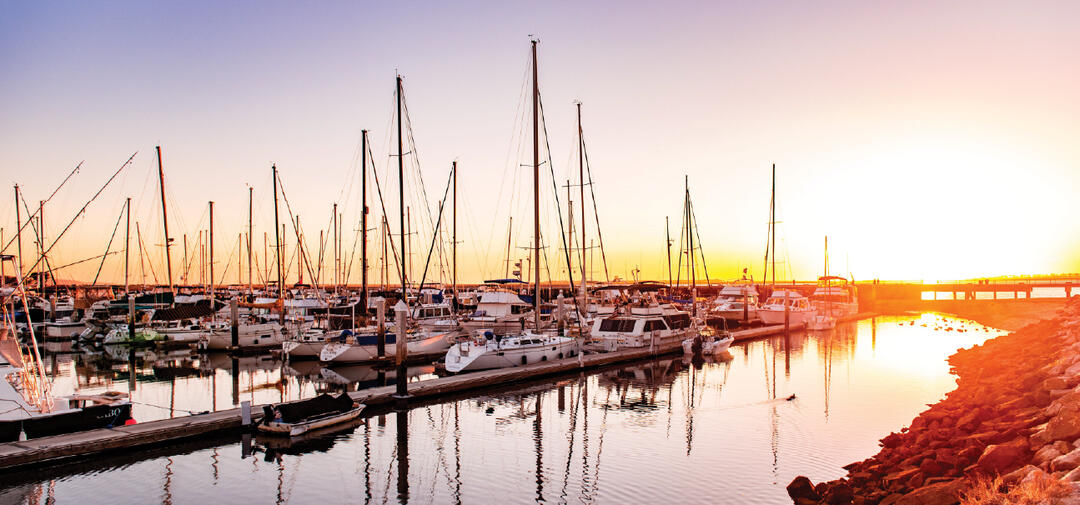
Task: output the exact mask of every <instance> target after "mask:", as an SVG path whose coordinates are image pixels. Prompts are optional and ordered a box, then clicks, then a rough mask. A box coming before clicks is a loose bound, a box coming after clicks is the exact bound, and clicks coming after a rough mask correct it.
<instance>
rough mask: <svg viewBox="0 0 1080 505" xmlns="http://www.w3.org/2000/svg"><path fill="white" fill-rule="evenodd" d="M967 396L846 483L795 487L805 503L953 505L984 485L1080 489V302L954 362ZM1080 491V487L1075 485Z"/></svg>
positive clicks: (854, 468)
mask: <svg viewBox="0 0 1080 505" xmlns="http://www.w3.org/2000/svg"><path fill="white" fill-rule="evenodd" d="M949 364H950V365H951V367H952V371H953V373H955V374H956V375H957V376H958V377H959V378H958V379H957V388H956V389H955V390H953V391H952V392H950V393H949V394H948V395H946V397H945V399H943V400H941V401H940V402H938V403H936V404H934V405H931V406H930V408H929V409H928V410H926V411H925V412H923V413H922V414H920V415H919V416H918V417H917V418H915V420H914V421H912V423H911V425H910V426H908V427H906V428H903V429H901V430H900V432H898V433H891V434H889V435H888V436H886V437H885V438H883V439H881V442H880V445H881V447H882V449H881V451H880V452H878V453H877V454H876V455H875V456H873V457H871V458H869V459H866V460H864V461H859V462H856V463H852V464H850V465H847V466H845V467H844V468H845V469H846V470H848V475H847V477H846V478H842V479H838V480H835V481H831V482H822V483H818V484H816V485H815V484H813V483H812V482H811V481H810V480H809V479H807V478H806V477H802V476H800V477H796V478H795V480H793V481H792V482H791V483H790V484H788V486H787V491H788V494H789V495H790V496H791V498H792V500H793V501H794V502H795V503H796V504H798V505H809V504H817V503H827V504H831V505H838V504H849V503H850V504H870V505H878V504H880V505H889V504H891V505H909V504H929V505H951V504H956V503H960V502H961V500H962V499H963V498H964V496H965V494H966V493H968V490H969V489H971V488H972V487H973V486H974V485H975V484H976V483H979V482H983V483H985V482H986V481H987V480H988V479H998V480H996V481H995V484H994V485H995V486H1000V487H1003V488H1007V487H1008V486H1015V485H1019V484H1021V483H1024V482H1027V481H1030V480H1033V479H1047V478H1053V479H1058V480H1062V481H1068V482H1080V300H1073V301H1071V302H1070V303H1068V304H1067V305H1065V307H1064V308H1063V309H1062V310H1060V311H1059V312H1058V313H1057V316H1056V317H1055V318H1053V319H1050V320H1046V321H1042V322H1039V323H1035V324H1031V325H1029V326H1026V327H1024V328H1021V329H1019V330H1017V331H1015V332H1013V333H1011V334H1008V335H1005V336H1001V337H997V338H994V339H991V340H987V341H986V342H984V343H983V344H982V345H977V346H975V347H972V348H970V349H962V350H960V351H957V352H956V353H955V354H953V355H952V356H951V357H950V358H949ZM1076 486H1080V484H1077V485H1074V487H1076Z"/></svg>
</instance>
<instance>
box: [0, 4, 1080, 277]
mask: <svg viewBox="0 0 1080 505" xmlns="http://www.w3.org/2000/svg"><path fill="white" fill-rule="evenodd" d="M3 12H4V15H3V16H0V90H2V92H0V167H2V168H0V226H2V227H3V242H4V243H5V244H6V243H7V242H8V241H9V240H10V238H11V237H12V236H13V233H14V228H15V209H14V197H13V190H12V186H13V185H14V184H19V185H20V186H22V188H23V189H24V190H25V198H26V201H27V203H28V204H29V205H30V206H31V207H36V205H37V202H38V201H39V200H42V199H44V198H46V197H48V195H49V194H50V193H51V192H52V191H53V189H54V188H55V187H56V186H57V185H58V184H59V183H60V181H62V180H63V179H64V177H65V176H66V175H67V173H68V172H69V171H70V170H71V169H72V168H73V167H74V166H75V165H76V164H78V163H79V162H80V161H82V160H85V164H84V165H83V168H82V169H81V170H80V172H79V174H78V175H76V176H75V177H74V178H73V179H72V181H71V182H69V183H68V185H67V186H65V187H64V188H63V190H61V191H60V192H59V193H57V195H56V196H55V197H54V199H53V200H52V201H51V202H50V203H49V204H47V205H46V208H45V220H46V227H47V232H46V235H47V236H46V240H47V242H49V243H51V241H52V239H54V238H55V237H56V236H57V234H59V233H60V231H61V230H62V229H63V227H64V226H65V225H66V224H67V223H68V222H69V221H70V220H71V219H72V217H73V216H74V214H75V212H76V211H77V210H78V209H79V208H80V207H81V206H82V205H83V204H84V203H85V202H86V200H88V199H89V198H90V197H91V196H92V195H93V194H94V193H95V192H96V191H97V190H98V189H99V188H100V187H101V186H102V185H103V184H104V183H105V181H106V180H107V179H108V178H109V176H110V175H111V174H112V173H113V172H114V171H115V170H116V169H117V168H119V167H120V165H121V164H122V163H123V162H124V160H126V159H127V158H128V157H129V156H130V155H131V154H132V153H134V152H136V151H138V155H137V156H136V157H135V160H134V162H133V164H132V165H131V166H130V167H128V168H127V169H126V170H125V171H124V172H123V173H122V174H121V175H120V176H119V177H118V178H117V180H116V181H114V182H113V184H112V185H110V186H109V187H108V188H107V189H106V190H105V191H104V192H102V194H101V196H99V197H98V199H97V200H95V201H94V202H93V203H92V204H91V205H90V206H89V208H88V211H87V213H86V214H85V215H84V216H83V217H80V218H79V219H78V220H76V222H75V225H74V226H73V228H72V230H71V231H69V232H68V234H67V235H65V236H64V237H63V238H62V239H61V241H60V243H59V245H57V246H56V249H54V252H53V254H52V256H53V259H52V261H53V265H54V266H60V265H64V264H68V263H72V262H77V261H80V260H83V259H85V258H89V257H92V256H97V255H100V254H102V253H104V252H105V249H106V245H107V243H108V241H109V237H110V235H111V234H112V232H113V228H114V225H115V224H116V223H117V219H118V217H119V216H120V211H121V208H122V206H123V202H124V199H125V197H131V198H132V199H133V208H134V210H133V221H138V222H139V226H140V229H141V231H142V233H143V240H144V242H145V243H146V245H147V248H148V249H150V250H151V251H150V253H149V255H150V256H151V258H152V260H153V262H154V268H155V269H156V273H157V275H158V277H159V278H160V279H162V280H163V279H164V274H163V272H162V269H163V265H164V261H163V260H162V257H163V253H162V249H163V248H161V247H159V245H160V244H162V243H163V235H162V231H161V213H160V199H159V198H160V197H159V195H158V193H157V191H158V186H157V180H156V177H157V171H156V170H157V162H156V159H155V155H154V146H155V145H161V146H162V150H163V153H164V156H163V160H164V167H165V172H166V178H167V186H168V192H169V195H168V205H169V207H170V209H169V219H170V232H171V235H172V236H173V237H174V238H175V239H176V242H175V243H176V244H178V245H179V244H180V243H181V241H182V235H183V234H185V233H186V234H188V240H189V247H190V246H191V244H193V243H194V241H195V239H194V237H195V235H197V233H198V230H199V229H205V228H206V226H207V216H206V206H207V202H208V201H210V200H213V201H215V202H216V204H215V205H216V208H215V219H216V223H215V233H216V237H217V238H216V241H215V242H216V244H215V247H216V254H217V266H216V269H217V273H218V276H219V277H221V275H222V272H223V271H224V270H223V269H224V268H225V265H226V264H229V265H231V268H230V269H229V270H228V272H227V273H225V277H224V280H225V281H226V282H233V281H235V280H236V276H235V275H236V261H237V253H238V251H237V250H236V243H237V234H238V233H240V232H242V231H244V229H245V227H246V222H247V187H248V185H250V186H252V187H254V188H255V190H254V191H255V197H256V202H255V209H256V217H255V236H256V239H255V250H256V252H257V253H258V254H259V255H260V256H262V250H263V238H262V234H263V233H264V232H267V233H269V234H270V240H271V241H272V240H273V233H272V231H273V230H272V227H271V223H272V222H273V210H272V209H273V202H272V197H271V177H270V166H271V164H272V163H276V164H277V166H278V168H279V169H280V172H281V179H282V181H283V183H284V189H285V192H286V195H287V197H288V199H289V201H290V206H291V208H292V210H293V211H294V212H296V213H297V214H299V215H300V216H301V221H302V226H303V228H304V230H305V233H306V240H308V241H309V245H308V249H309V251H310V253H311V254H313V255H317V254H318V245H317V241H318V239H317V237H318V233H319V230H325V229H327V226H328V223H329V219H330V213H331V205H332V204H333V203H334V202H337V203H338V204H339V205H340V206H341V211H342V213H343V214H344V221H345V223H346V224H344V225H343V229H344V230H345V233H344V234H345V235H346V238H345V240H344V242H345V244H344V246H343V249H344V250H345V253H346V255H348V254H351V251H352V249H353V237H354V236H355V230H356V229H357V227H358V224H357V222H358V219H359V218H358V216H359V214H358V209H359V196H358V195H359V176H358V173H357V170H358V158H359V143H360V131H361V130H362V129H368V130H370V131H371V133H370V140H371V142H372V144H373V145H372V151H373V152H374V156H375V159H374V163H375V165H376V169H377V171H378V173H379V177H380V179H381V182H382V183H383V184H384V187H383V191H384V193H385V194H386V196H387V201H386V204H387V207H388V210H389V211H390V223H391V226H392V227H393V228H394V230H393V232H394V233H399V231H398V228H399V226H400V223H399V221H398V218H397V210H396V209H397V204H398V202H397V199H396V197H393V195H396V192H397V178H396V159H395V158H392V157H391V156H390V154H392V152H393V149H396V144H395V142H396V139H395V137H394V136H393V134H392V129H391V127H392V125H393V122H392V121H393V119H394V110H395V108H394V105H395V101H394V76H395V72H400V73H401V75H402V76H403V78H404V82H405V97H406V99H407V103H408V109H409V114H410V118H411V120H412V126H413V134H414V139H415V155H416V156H417V158H418V159H419V162H420V164H419V173H421V174H422V176H423V182H424V193H426V195H427V205H429V206H430V208H431V211H432V215H433V214H434V212H435V211H436V206H437V201H438V200H439V199H440V198H441V196H442V194H443V191H444V188H445V184H446V180H447V176H448V174H449V168H450V164H451V162H452V161H454V160H457V161H458V163H459V167H460V177H459V180H458V184H459V186H458V187H459V190H458V196H459V202H460V207H459V208H460V214H459V221H458V229H459V232H458V235H459V240H460V241H461V242H462V243H461V245H460V249H459V268H460V272H461V273H460V274H459V275H460V277H461V278H462V279H464V280H468V281H475V280H479V279H481V278H491V277H502V276H503V271H504V266H503V257H504V256H505V253H506V252H505V250H506V242H507V227H508V217H509V216H510V215H513V219H514V231H513V235H514V237H513V242H514V243H513V247H512V249H513V255H514V256H515V257H518V258H521V257H524V256H525V255H526V252H525V250H524V249H518V248H517V247H519V246H520V247H524V246H527V245H528V244H529V241H530V240H531V235H532V207H531V202H532V182H531V181H532V180H531V167H529V166H524V165H525V164H530V163H531V133H530V130H529V128H531V122H530V120H529V116H528V113H529V112H530V111H531V108H530V107H531V106H530V104H529V102H528V91H527V88H526V86H527V85H528V84H529V83H528V81H527V79H526V77H527V71H528V69H529V38H530V35H532V36H535V37H537V38H538V39H539V41H540V43H539V59H540V63H539V73H540V89H541V94H542V96H543V103H544V106H545V119H546V125H547V132H548V135H549V136H550V138H549V139H548V144H549V145H550V148H551V159H552V162H553V163H552V166H553V167H554V171H555V175H556V178H557V179H558V181H557V182H558V184H559V185H560V186H561V185H563V184H565V183H566V180H567V179H568V178H569V179H572V183H575V184H576V183H577V180H576V179H577V157H576V156H577V155H576V137H575V135H576V125H575V116H574V110H575V109H574V101H575V100H580V101H581V102H582V103H583V123H584V125H583V126H584V130H585V141H586V143H587V145H588V152H589V160H590V162H591V167H592V175H593V178H594V181H595V192H596V205H597V209H598V211H599V217H600V221H601V226H602V232H603V238H604V242H605V248H606V253H607V258H608V264H609V270H610V275H611V276H612V277H614V276H620V277H623V278H629V277H630V276H631V271H632V270H633V269H636V268H640V270H641V275H642V276H643V277H645V278H654V279H664V280H666V278H667V267H666V255H665V247H664V218H665V216H670V219H671V232H672V235H673V239H674V240H676V245H675V247H674V248H673V249H677V247H678V237H679V226H680V222H681V212H682V202H683V184H684V176H689V181H690V190H691V193H692V197H693V199H694V205H695V211H696V216H697V219H698V221H699V226H700V234H701V241H702V245H703V251H704V254H705V257H706V260H707V266H708V270H709V275H710V277H712V278H713V279H731V278H735V277H737V275H738V272H739V271H740V270H741V268H742V267H750V268H751V272H752V273H753V274H754V275H755V276H760V275H761V268H762V259H763V252H764V249H765V238H766V236H765V235H766V228H767V222H768V211H769V185H770V175H769V173H770V167H771V164H773V163H775V164H776V166H777V179H778V180H777V201H778V207H777V208H778V216H777V217H778V220H780V221H782V223H781V224H780V225H779V230H778V238H779V240H780V243H779V247H778V251H779V252H780V258H781V259H782V260H784V262H785V263H786V264H787V265H788V266H785V267H784V270H783V271H782V277H783V278H790V276H791V275H794V276H795V277H796V278H798V279H812V278H814V277H816V276H818V275H820V274H821V273H822V270H823V268H824V266H823V264H822V262H823V258H822V243H823V238H824V236H825V235H828V236H829V244H830V257H831V264H830V270H831V271H832V272H833V273H838V274H844V275H847V274H849V273H850V274H851V275H853V276H854V277H855V278H856V279H869V278H882V279H925V280H933V279H956V278H968V277H974V276H983V275H1000V274H1028V273H1049V272H1076V271H1078V270H1080V223H1078V221H1077V220H1076V219H1074V217H1075V215H1076V212H1077V210H1078V209H1080V207H1078V203H1077V199H1076V195H1077V194H1078V192H1077V188H1080V141H1078V139H1080V58H1078V48H1080V30H1077V28H1076V22H1077V20H1078V19H1080V3H1077V2H1067V1H1065V2H1049V1H1048V2H1038V3H1018V2H997V1H979V2H901V3H879V2H814V3H807V2H682V3H680V2H605V3H599V2H598V3H587V4H586V3H581V2H540V3H513V2H487V3H482V2H466V3H454V4H453V5H450V4H444V3H436V2H432V3H425V2H378V3H376V2H372V3H358V2H357V3H352V2H323V3H303V4H298V3H295V2H227V3H220V2H171V3H170V2H151V3H144V2H105V3H93V2H47V3H37V2H8V3H6V4H5V6H4V8H3ZM408 149H409V147H406V150H408ZM411 156H412V155H410V157H409V158H410V167H409V169H408V171H409V172H410V174H411V175H410V176H409V178H408V180H407V181H406V183H407V184H408V186H409V187H408V189H407V190H406V193H407V199H408V202H409V205H410V206H411V207H412V211H413V212H415V213H417V214H421V213H423V212H424V211H422V210H421V209H422V207H423V206H424V203H423V202H422V198H423V196H422V193H421V190H420V189H419V180H418V178H416V177H415V173H416V168H415V167H413V166H412V163H411V161H412V157H411ZM542 158H545V159H546V158H547V155H546V154H545V155H542ZM541 168H542V179H541V182H542V184H543V185H544V188H545V194H544V204H543V209H542V212H543V213H544V222H545V231H544V233H545V237H546V241H547V243H548V245H549V246H551V247H550V248H549V249H548V255H549V258H550V260H551V261H552V274H553V275H554V276H556V277H559V278H562V277H565V273H564V272H563V271H564V269H565V267H564V266H562V265H561V264H562V261H560V262H559V263H560V265H559V266H558V267H556V266H555V265H554V262H555V261H556V256H555V255H556V254H561V253H559V251H558V249H557V247H558V246H557V244H556V243H555V242H557V241H558V234H559V229H558V225H557V220H556V217H555V215H554V210H555V203H554V200H553V198H552V194H551V193H552V191H551V185H552V181H551V176H550V172H549V170H550V168H549V166H548V165H547V164H546V163H545V164H544V165H543V166H542V167H541ZM369 196H371V199H370V200H369V206H370V207H371V208H372V217H373V219H372V221H373V222H372V223H371V226H375V224H376V223H375V222H374V221H376V220H377V219H378V218H379V216H380V211H379V203H378V200H377V199H375V198H374V189H373V188H372V189H371V191H370V193H369ZM559 196H560V201H561V203H562V205H563V207H564V209H565V205H566V199H565V198H566V194H565V189H560V194H559ZM574 200H575V202H574V206H575V215H577V212H578V210H579V209H578V208H577V207H578V206H579V205H580V202H577V201H576V200H577V196H576V190H575V195H574ZM586 206H587V207H589V208H590V214H589V216H588V219H589V223H588V225H587V227H588V229H587V230H586V232H587V233H588V234H589V239H595V237H596V229H595V221H593V219H594V218H593V216H592V214H591V206H592V202H591V201H590V202H587V203H586ZM282 213H283V215H284V214H285V213H286V210H285V206H284V203H282ZM24 217H25V215H24ZM428 219H429V218H428V217H423V218H420V217H417V218H416V223H415V225H414V227H416V228H419V229H420V233H419V234H418V235H417V236H416V237H414V242H413V248H414V252H415V254H414V255H413V258H412V261H413V268H414V273H413V276H419V275H420V270H421V269H422V268H423V260H424V256H425V255H426V252H427V249H428V247H429V245H430V242H429V241H430V237H431V225H430V223H428ZM578 219H580V218H578ZM132 228H133V230H132V234H133V235H134V233H135V231H134V223H133V225H132ZM123 233H124V228H123V222H121V223H120V228H119V230H118V232H117V235H116V237H115V239H114V242H113V245H112V247H111V250H112V251H117V250H122V248H123V238H124V237H123ZM292 233H293V232H292V228H291V227H290V228H289V232H288V234H289V238H288V244H289V246H288V247H289V248H290V249H291V248H292V247H293V244H294V243H295V238H294V235H292ZM23 242H24V244H23V250H24V254H25V255H27V257H30V256H32V255H33V245H32V244H33V242H32V241H31V240H30V239H29V238H28V237H27V236H24V241H23ZM134 243H135V240H134V239H133V240H132V244H133V245H132V250H133V251H134V248H135V247H136V246H135V245H134ZM371 244H372V249H373V250H375V249H377V248H378V242H377V241H376V238H375V237H374V236H373V237H372V238H371ZM12 252H14V246H12V247H11V248H9V249H7V250H5V253H12ZM673 252H674V251H673ZM182 254H183V253H182V251H181V248H180V247H176V248H175V249H174V254H173V261H174V275H175V276H177V277H179V275H180V274H179V270H180V267H179V266H178V265H179V264H180V263H181V261H182V260H181V256H182ZM230 256H231V261H230V260H228V258H229V257H230ZM133 261H134V256H133ZM370 261H371V263H372V266H373V268H377V267H378V258H377V254H375V253H374V252H373V254H372V255H371V259H370ZM596 261H597V264H596V266H595V267H594V268H593V269H592V270H593V272H592V274H591V275H593V276H600V277H602V275H603V269H602V268H601V267H600V266H599V256H597V258H596ZM122 265H123V262H122V254H120V255H114V256H111V257H109V258H108V260H107V261H106V262H105V265H104V267H103V268H102V274H101V275H102V279H103V280H107V281H120V280H121V279H122V272H123V266H122ZM132 268H133V272H134V274H133V275H136V276H138V267H137V266H133V267H132ZM357 268H358V267H354V268H353V275H352V276H351V279H350V280H351V281H353V282H358V281H359V274H358V272H357ZM97 269H98V262H97V261H91V262H86V263H82V264H79V265H77V266H74V267H70V268H67V269H64V270H63V271H62V272H61V273H60V274H58V275H59V277H61V278H77V279H79V280H84V281H89V280H90V279H92V278H93V276H94V273H95V271H96V270H97ZM196 269H197V267H193V269H192V271H193V272H194V271H195V270H196ZM245 269H246V267H245ZM295 270H296V269H295V267H293V268H292V271H293V272H295ZM245 274H246V272H245ZM147 275H148V276H150V273H149V270H148V273H147ZM372 276H373V277H375V276H377V272H374V271H373V273H372ZM429 276H430V275H429ZM293 277H295V274H293ZM395 278H396V274H393V275H392V276H391V279H395Z"/></svg>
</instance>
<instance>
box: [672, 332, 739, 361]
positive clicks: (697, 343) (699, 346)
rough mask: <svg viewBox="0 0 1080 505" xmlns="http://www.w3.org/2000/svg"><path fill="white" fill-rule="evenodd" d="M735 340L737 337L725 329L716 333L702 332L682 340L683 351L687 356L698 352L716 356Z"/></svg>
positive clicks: (703, 354)
mask: <svg viewBox="0 0 1080 505" xmlns="http://www.w3.org/2000/svg"><path fill="white" fill-rule="evenodd" d="M734 341H735V338H734V337H732V336H731V333H730V332H727V331H723V332H717V333H714V334H708V335H706V334H701V335H697V336H696V337H694V338H688V339H686V340H683V341H682V348H683V353H684V354H686V355H687V356H693V355H694V354H696V353H701V355H702V356H715V355H717V354H721V353H723V352H724V351H726V350H728V347H731V343H732V342H734Z"/></svg>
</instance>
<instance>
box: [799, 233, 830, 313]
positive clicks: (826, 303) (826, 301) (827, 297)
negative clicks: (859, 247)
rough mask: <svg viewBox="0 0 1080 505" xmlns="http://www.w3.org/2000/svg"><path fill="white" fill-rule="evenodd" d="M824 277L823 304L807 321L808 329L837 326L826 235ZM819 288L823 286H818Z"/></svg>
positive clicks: (816, 308)
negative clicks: (830, 284)
mask: <svg viewBox="0 0 1080 505" xmlns="http://www.w3.org/2000/svg"><path fill="white" fill-rule="evenodd" d="M822 279H826V284H825V286H824V289H825V296H824V300H823V301H822V304H821V305H819V306H817V307H815V311H814V316H813V317H811V318H810V319H809V320H807V321H806V329H808V330H815V331H821V330H831V329H833V328H835V327H836V318H835V317H833V313H832V296H830V293H829V291H830V290H829V288H830V286H829V282H830V281H828V279H829V237H828V236H826V237H825V276H824V277H822ZM818 289H819V290H820V289H822V288H818Z"/></svg>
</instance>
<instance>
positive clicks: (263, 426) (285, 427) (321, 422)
mask: <svg viewBox="0 0 1080 505" xmlns="http://www.w3.org/2000/svg"><path fill="white" fill-rule="evenodd" d="M363 410H364V404H360V405H359V406H357V407H355V408H353V409H352V410H348V411H345V412H341V413H338V414H334V415H328V416H324V417H319V418H317V419H311V420H306V421H303V422H298V423H259V425H258V429H259V431H261V432H263V433H268V434H271V435H282V436H290V437H295V436H297V435H303V434H304V433H307V432H309V431H312V430H318V429H321V428H326V427H329V426H334V425H338V424H342V423H347V422H349V421H352V420H353V419H356V418H357V417H360V414H361V412H362V411H363Z"/></svg>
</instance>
